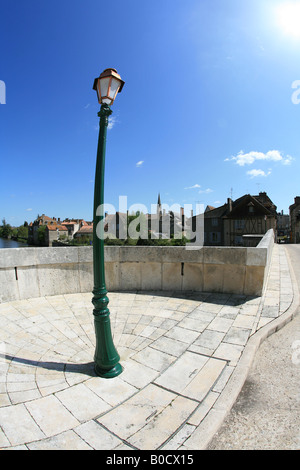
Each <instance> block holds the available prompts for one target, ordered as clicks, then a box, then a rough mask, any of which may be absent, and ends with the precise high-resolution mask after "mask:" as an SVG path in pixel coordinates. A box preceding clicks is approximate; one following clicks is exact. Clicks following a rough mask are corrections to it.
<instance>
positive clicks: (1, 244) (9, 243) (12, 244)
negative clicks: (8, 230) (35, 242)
mask: <svg viewBox="0 0 300 470" xmlns="http://www.w3.org/2000/svg"><path fill="white" fill-rule="evenodd" d="M26 246H28V245H26V243H21V242H17V241H16V240H9V239H8V238H0V248H24V247H26Z"/></svg>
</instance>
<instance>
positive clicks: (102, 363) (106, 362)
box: [92, 104, 123, 378]
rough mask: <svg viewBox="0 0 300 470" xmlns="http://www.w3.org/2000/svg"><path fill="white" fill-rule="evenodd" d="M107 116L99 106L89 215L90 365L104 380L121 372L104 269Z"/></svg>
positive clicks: (103, 107) (108, 112)
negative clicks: (92, 329)
mask: <svg viewBox="0 0 300 470" xmlns="http://www.w3.org/2000/svg"><path fill="white" fill-rule="evenodd" d="M111 114H112V111H111V109H110V107H109V106H108V105H107V104H102V105H101V109H100V112H99V113H98V116H99V117H100V130H99V140H98V150H97V163H96V174H95V193H94V213H93V269H94V289H93V299H92V302H93V305H94V310H93V314H94V325H95V335H96V349H95V355H94V363H95V372H96V374H97V375H98V376H100V377H104V378H113V377H116V376H117V375H119V374H120V373H121V372H122V370H123V369H122V366H121V365H120V364H119V360H120V356H119V354H118V352H117V350H116V348H115V346H114V343H113V339H112V333H111V325H110V312H109V309H108V303H109V299H108V297H107V290H106V285H105V266H104V217H105V214H104V168H105V152H106V134H107V126H108V118H109V116H110V115H111Z"/></svg>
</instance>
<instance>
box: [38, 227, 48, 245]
mask: <svg viewBox="0 0 300 470" xmlns="http://www.w3.org/2000/svg"><path fill="white" fill-rule="evenodd" d="M37 232H38V241H39V243H40V245H43V244H44V243H45V241H46V225H41V226H40V227H39V228H38V230H37Z"/></svg>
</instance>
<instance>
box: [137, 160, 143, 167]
mask: <svg viewBox="0 0 300 470" xmlns="http://www.w3.org/2000/svg"><path fill="white" fill-rule="evenodd" d="M143 163H144V160H140V161H139V162H137V164H136V165H135V166H136V167H137V168H140V167H141V166H142V164H143Z"/></svg>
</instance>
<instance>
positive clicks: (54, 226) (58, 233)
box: [28, 214, 88, 246]
mask: <svg viewBox="0 0 300 470" xmlns="http://www.w3.org/2000/svg"><path fill="white" fill-rule="evenodd" d="M85 225H88V224H87V222H85V221H84V220H83V219H65V220H64V221H61V220H60V218H56V217H53V218H51V217H48V216H46V215H45V214H43V215H41V216H38V217H37V218H36V220H35V221H34V222H31V223H30V224H29V226H28V243H29V244H30V245H38V246H41V245H42V246H52V242H53V241H57V240H59V239H69V240H71V239H72V238H74V235H75V234H76V233H77V232H78V231H79V230H80V229H81V228H82V227H83V226H85ZM43 227H45V228H43Z"/></svg>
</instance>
